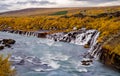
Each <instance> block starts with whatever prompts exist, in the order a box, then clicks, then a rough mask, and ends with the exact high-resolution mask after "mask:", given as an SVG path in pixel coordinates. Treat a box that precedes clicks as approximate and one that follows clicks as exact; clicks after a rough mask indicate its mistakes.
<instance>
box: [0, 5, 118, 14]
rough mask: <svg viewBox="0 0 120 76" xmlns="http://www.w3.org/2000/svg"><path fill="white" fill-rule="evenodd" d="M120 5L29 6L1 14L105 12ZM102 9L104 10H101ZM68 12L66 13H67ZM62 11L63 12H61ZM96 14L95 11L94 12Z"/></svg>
mask: <svg viewBox="0 0 120 76" xmlns="http://www.w3.org/2000/svg"><path fill="white" fill-rule="evenodd" d="M119 7H120V6H110V7H73V8H27V9H22V10H15V11H8V12H3V13H0V16H39V15H40V16H41V15H56V14H58V15H65V14H74V13H76V12H80V11H85V10H89V12H91V11H93V10H95V11H96V10H99V11H98V13H101V12H104V11H103V10H105V11H106V10H110V9H113V8H115V9H114V10H116V9H117V10H118V8H119ZM101 10H102V11H101ZM119 10H120V9H119ZM65 12H66V13H65ZM61 13H62V14H61ZM93 14H94V13H93Z"/></svg>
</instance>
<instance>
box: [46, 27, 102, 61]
mask: <svg viewBox="0 0 120 76" xmlns="http://www.w3.org/2000/svg"><path fill="white" fill-rule="evenodd" d="M99 34H100V32H98V31H97V30H86V29H83V28H82V29H80V30H77V31H72V32H68V33H55V34H51V35H47V38H48V39H52V40H54V41H62V42H69V43H73V44H77V45H83V46H84V45H86V44H87V45H89V46H90V48H89V50H88V53H89V55H90V56H93V57H95V58H96V59H97V58H99V53H100V50H101V44H99V43H97V38H98V37H99Z"/></svg>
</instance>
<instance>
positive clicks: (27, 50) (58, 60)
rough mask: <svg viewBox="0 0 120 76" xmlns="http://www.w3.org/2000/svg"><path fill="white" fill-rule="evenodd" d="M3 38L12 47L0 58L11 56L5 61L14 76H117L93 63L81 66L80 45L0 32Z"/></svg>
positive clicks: (82, 51) (82, 53) (102, 66)
mask: <svg viewBox="0 0 120 76" xmlns="http://www.w3.org/2000/svg"><path fill="white" fill-rule="evenodd" d="M6 38H7V39H9V38H10V39H14V40H16V43H15V45H13V46H12V48H5V49H4V50H2V51H0V54H3V55H4V56H7V55H8V54H11V58H10V59H9V60H10V61H11V62H12V63H13V65H12V68H15V69H16V70H17V76H120V73H119V72H117V71H114V70H112V69H110V68H108V67H106V66H105V65H103V64H102V63H100V62H99V61H97V60H94V61H93V62H92V64H90V65H89V66H84V65H82V64H81V61H82V60H83V59H84V58H83V55H84V54H85V53H86V52H87V51H88V49H85V48H84V47H83V46H80V45H75V44H72V43H63V42H54V41H52V40H49V39H42V38H36V37H32V36H29V37H27V36H22V35H17V34H11V33H5V32H0V39H6Z"/></svg>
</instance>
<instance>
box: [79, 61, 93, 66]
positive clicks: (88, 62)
mask: <svg viewBox="0 0 120 76" xmlns="http://www.w3.org/2000/svg"><path fill="white" fill-rule="evenodd" d="M92 62H93V60H83V61H81V63H82V65H85V66H88V65H90V64H91V63H92Z"/></svg>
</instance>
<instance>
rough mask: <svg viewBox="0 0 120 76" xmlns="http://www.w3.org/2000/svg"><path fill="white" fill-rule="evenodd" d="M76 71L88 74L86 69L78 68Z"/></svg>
mask: <svg viewBox="0 0 120 76" xmlns="http://www.w3.org/2000/svg"><path fill="white" fill-rule="evenodd" d="M77 71H79V72H88V70H87V69H86V68H78V69H77Z"/></svg>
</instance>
